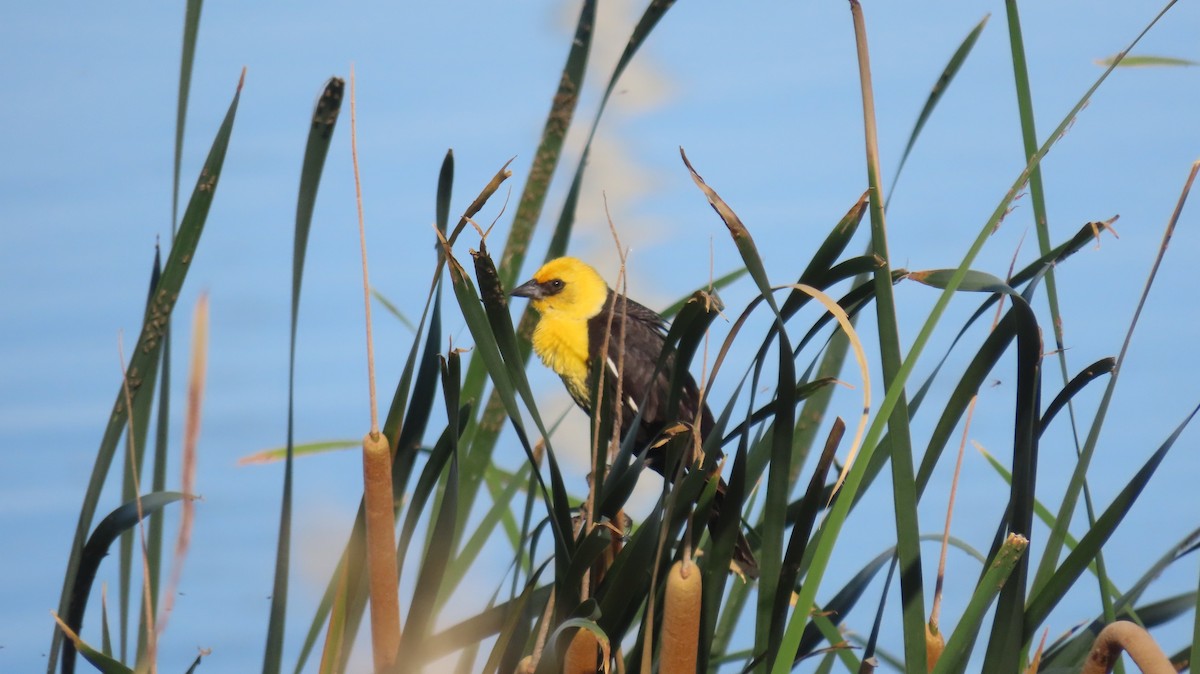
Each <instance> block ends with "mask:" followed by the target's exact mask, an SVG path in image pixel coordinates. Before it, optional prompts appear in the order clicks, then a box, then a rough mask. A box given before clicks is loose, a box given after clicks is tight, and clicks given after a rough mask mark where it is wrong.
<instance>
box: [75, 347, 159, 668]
mask: <svg viewBox="0 0 1200 674" xmlns="http://www.w3.org/2000/svg"><path fill="white" fill-rule="evenodd" d="M117 351H118V353H119V354H120V360H121V372H122V373H125V372H128V371H129V370H128V368H127V366H126V364H125V354H124V350H123V348H122V347H121V344H120V340H118V342H117ZM121 381H122V392H123V393H124V394H125V406H126V407H127V408H128V409H130V410H134V409H135V406H134V404H133V394H132V393H131V392H130V387H129V378H128V377H122V378H121ZM147 397H148V396H147ZM127 421H128V423H129V428H128V430H127V431H126V432H127V435H126V439H127V441H128V443H129V455H128V458H129V470H130V473H131V474H132V475H133V502H134V505H135V507H136V509H137V529H138V535H139V542H140V543H141V547H140V548H139V551H140V552H141V553H142V606H143V609H144V611H145V614H144V616H143V617H142V622H143V624H144V625H145V626H146V650H145V653H144V654H143V653H138V658H137V671H138V672H142V671H148V672H150V674H156V672H157V671H158V666H157V659H158V654H157V650H158V639H157V637H156V636H155V631H154V605H153V604H152V603H151V601H150V560H149V559H148V558H147V557H146V526H145V523H144V520H145V517H146V515H147V514H148V512H147V511H146V510H145V509H144V508H143V507H142V490H141V486H140V485H141V479H140V478H141V476H140V475H139V474H138V472H139V470H138V461H137V458H136V457H137V455H138V452H137V446H136V444H135V438H136V433H135V431H134V423H135V419H134V415H133V413H130V415H129V416H128V417H127ZM64 664H65V663H64ZM65 669H66V668H65V667H64V670H65ZM64 674H68V673H67V672H64Z"/></svg>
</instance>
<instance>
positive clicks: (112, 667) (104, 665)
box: [54, 615, 133, 674]
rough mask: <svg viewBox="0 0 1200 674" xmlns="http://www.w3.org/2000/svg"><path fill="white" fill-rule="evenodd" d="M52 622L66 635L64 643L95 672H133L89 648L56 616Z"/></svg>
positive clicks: (107, 673) (125, 673)
mask: <svg viewBox="0 0 1200 674" xmlns="http://www.w3.org/2000/svg"><path fill="white" fill-rule="evenodd" d="M54 620H55V622H56V623H57V624H58V628H59V629H61V630H62V631H63V632H64V633H65V634H66V635H67V639H66V642H65V643H68V644H71V645H72V647H73V648H74V649H75V650H77V651H79V652H80V653H82V654H83V657H84V659H86V660H87V661H88V662H90V663H92V665H93V666H94V667H95V668H96V669H97V670H99V671H100V672H103V674H133V670H132V669H130V668H128V667H126V666H125V665H123V664H121V662H120V661H118V660H114V659H113V658H111V657H110V656H108V655H106V654H104V653H101V652H100V651H97V650H96V649H94V648H92V647H91V646H89V645H88V643H87V642H86V641H84V640H83V639H81V638H80V637H79V634H77V633H76V632H75V630H72V629H71V628H70V627H67V625H66V623H64V622H63V621H62V619H61V618H59V617H58V616H57V615H55V616H54ZM72 662H73V660H72ZM65 667H66V666H65V664H64V669H65ZM73 669H74V665H72V670H73Z"/></svg>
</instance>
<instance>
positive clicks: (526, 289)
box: [509, 279, 546, 300]
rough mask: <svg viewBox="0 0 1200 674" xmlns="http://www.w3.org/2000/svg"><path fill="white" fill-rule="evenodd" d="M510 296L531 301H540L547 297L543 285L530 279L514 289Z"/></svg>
mask: <svg viewBox="0 0 1200 674" xmlns="http://www.w3.org/2000/svg"><path fill="white" fill-rule="evenodd" d="M509 295H512V296H513V297H526V298H529V299H531V300H540V299H541V298H543V297H545V296H546V289H545V288H543V287H542V284H540V283H538V282H537V279H530V280H528V281H526V282H525V283H523V284H521V285H519V286H517V287H516V288H513V290H512V292H510V293H509Z"/></svg>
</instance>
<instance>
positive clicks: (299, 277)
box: [263, 77, 345, 674]
mask: <svg viewBox="0 0 1200 674" xmlns="http://www.w3.org/2000/svg"><path fill="white" fill-rule="evenodd" d="M344 91H345V82H344V81H343V80H342V79H341V78H340V77H332V78H330V79H329V81H328V82H326V83H325V88H324V90H323V91H322V93H321V97H320V98H318V99H317V104H316V108H315V109H314V110H313V114H312V122H311V124H310V125H309V129H308V141H307V144H306V146H305V148H304V160H303V163H302V168H301V170H300V190H299V194H298V195H297V198H296V230H295V240H294V245H293V249H292V313H291V324H290V325H291V327H290V332H289V341H288V411H287V446H286V452H285V457H284V468H283V495H282V498H281V500H282V503H281V505H280V511H279V540H278V544H277V546H276V550H275V580H274V584H273V589H272V591H271V611H270V617H269V619H268V621H267V642H266V647H265V649H264V652H263V672H264V673H268V674H278V672H279V671H280V667H281V666H282V659H283V631H284V623H285V621H286V619H287V598H288V568H289V564H290V560H291V545H292V464H293V461H294V460H295V451H294V449H295V436H294V430H295V400H294V398H295V390H296V328H297V325H298V324H299V320H300V318H299V314H300V286H301V283H302V281H303V279H304V257H305V253H306V252H307V251H308V233H309V230H310V229H311V226H312V215H313V207H314V206H315V204H316V201H317V188H318V187H319V186H320V184H321V173H322V172H323V171H324V169H325V157H326V156H327V155H328V153H329V144H330V141H331V140H332V139H333V131H334V127H335V126H336V125H337V118H338V113H339V112H340V111H341V107H342V96H343V93H344Z"/></svg>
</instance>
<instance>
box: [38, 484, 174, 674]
mask: <svg viewBox="0 0 1200 674" xmlns="http://www.w3.org/2000/svg"><path fill="white" fill-rule="evenodd" d="M182 498H186V496H185V495H184V494H180V493H179V492H157V493H154V494H146V495H145V496H143V497H141V499H140V501H141V503H140V504H139V503H138V500H137V499H135V500H133V501H130V502H128V503H125V504H124V505H122V506H121V507H119V508H117V509H116V510H114V511H112V512H111V513H109V514H108V516H107V517H105V518H104V519H103V520H101V521H100V523H99V524H97V525H96V529H95V530H94V531H92V534H91V536H89V537H88V541H87V544H86V545H85V546H84V547H83V551H82V554H81V555H80V561H79V572H78V574H76V576H75V584H74V586H73V587H72V588H71V597H72V601H71V603H70V605H69V606H68V607H67V611H66V613H65V619H64V622H65V623H66V625H67V627H69V628H70V629H71V631H73V632H75V633H76V634H78V633H79V629H80V626H82V625H83V615H84V611H85V610H86V609H87V604H88V595H89V594H90V593H91V589H92V583H93V582H94V581H95V579H96V572H97V571H98V570H99V569H100V562H101V561H102V560H103V559H104V558H105V557H106V556H108V549H109V548H110V547H111V546H112V544H113V541H115V540H116V539H117V537H118V536H120V535H121V534H122V533H123V532H125V531H127V530H129V529H131V528H133V527H134V526H136V525H137V523H138V522H140V521H141V520H142V518H144V517H146V516H147V515H149V514H150V513H153V512H156V511H158V510H160V509H162V508H164V507H165V506H167V505H168V504H170V503H174V502H175V501H178V500H180V499H182ZM55 631H56V632H57V631H58V629H57V627H56V628H55ZM60 634H61V632H60ZM89 661H91V658H89ZM62 667H63V672H66V673H70V672H74V671H75V645H74V644H73V643H72V642H71V641H70V640H64V642H63V663H62Z"/></svg>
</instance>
